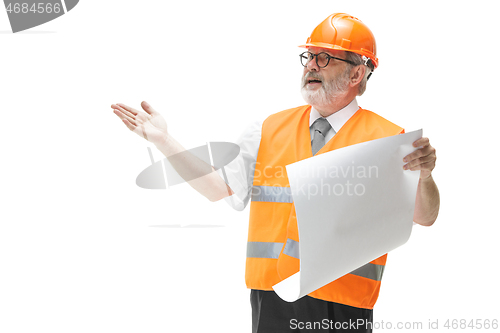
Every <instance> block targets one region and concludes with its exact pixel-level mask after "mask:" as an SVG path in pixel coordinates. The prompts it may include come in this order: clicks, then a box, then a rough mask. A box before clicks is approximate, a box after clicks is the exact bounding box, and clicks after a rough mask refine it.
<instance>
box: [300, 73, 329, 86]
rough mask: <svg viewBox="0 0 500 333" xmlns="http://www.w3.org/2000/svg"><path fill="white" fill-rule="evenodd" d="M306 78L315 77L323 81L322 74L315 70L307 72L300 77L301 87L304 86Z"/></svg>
mask: <svg viewBox="0 0 500 333" xmlns="http://www.w3.org/2000/svg"><path fill="white" fill-rule="evenodd" d="M307 79H317V80H321V82H324V80H323V76H322V75H320V74H319V73H317V72H307V73H306V74H305V75H304V76H303V77H302V88H304V87H305V86H306V84H307Z"/></svg>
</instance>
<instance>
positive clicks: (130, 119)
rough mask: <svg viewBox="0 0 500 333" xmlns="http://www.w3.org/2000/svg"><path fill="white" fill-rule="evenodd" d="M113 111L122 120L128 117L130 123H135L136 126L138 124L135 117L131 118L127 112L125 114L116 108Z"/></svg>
mask: <svg viewBox="0 0 500 333" xmlns="http://www.w3.org/2000/svg"><path fill="white" fill-rule="evenodd" d="M113 113H114V114H116V115H117V116H118V117H119V118H120V119H121V120H124V119H127V120H128V122H129V123H131V124H133V125H134V126H137V123H136V122H135V119H133V118H130V117H129V116H127V115H126V114H124V113H123V112H121V111H120V110H118V109H114V110H113Z"/></svg>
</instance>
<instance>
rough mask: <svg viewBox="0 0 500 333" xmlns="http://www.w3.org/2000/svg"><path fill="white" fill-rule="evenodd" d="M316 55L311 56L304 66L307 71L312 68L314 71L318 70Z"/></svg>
mask: <svg viewBox="0 0 500 333" xmlns="http://www.w3.org/2000/svg"><path fill="white" fill-rule="evenodd" d="M316 57H317V55H314V56H313V57H312V59H311V60H310V61H309V62H308V63H307V65H306V68H307V69H308V70H309V71H313V70H314V71H316V72H317V71H319V66H318V64H317V63H316Z"/></svg>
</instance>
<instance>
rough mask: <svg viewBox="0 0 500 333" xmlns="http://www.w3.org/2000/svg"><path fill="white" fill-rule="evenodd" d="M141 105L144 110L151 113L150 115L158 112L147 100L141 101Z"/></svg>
mask: <svg viewBox="0 0 500 333" xmlns="http://www.w3.org/2000/svg"><path fill="white" fill-rule="evenodd" d="M141 106H142V108H143V109H144V111H146V112H147V113H149V114H150V115H154V114H155V113H156V111H155V109H153V108H152V107H151V105H149V104H148V103H147V102H146V101H143V102H142V103H141Z"/></svg>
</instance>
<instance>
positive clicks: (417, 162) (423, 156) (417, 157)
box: [403, 138, 436, 179]
mask: <svg viewBox="0 0 500 333" xmlns="http://www.w3.org/2000/svg"><path fill="white" fill-rule="evenodd" d="M413 147H422V148H420V149H417V150H416V151H414V152H413V153H411V154H409V155H406V156H405V158H403V161H404V162H406V164H405V165H404V166H403V169H405V170H412V171H414V170H421V171H420V179H426V178H429V177H430V175H431V172H432V169H434V167H435V166H436V149H435V148H434V147H432V146H431V144H430V142H429V138H420V139H418V140H417V141H415V142H413Z"/></svg>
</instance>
